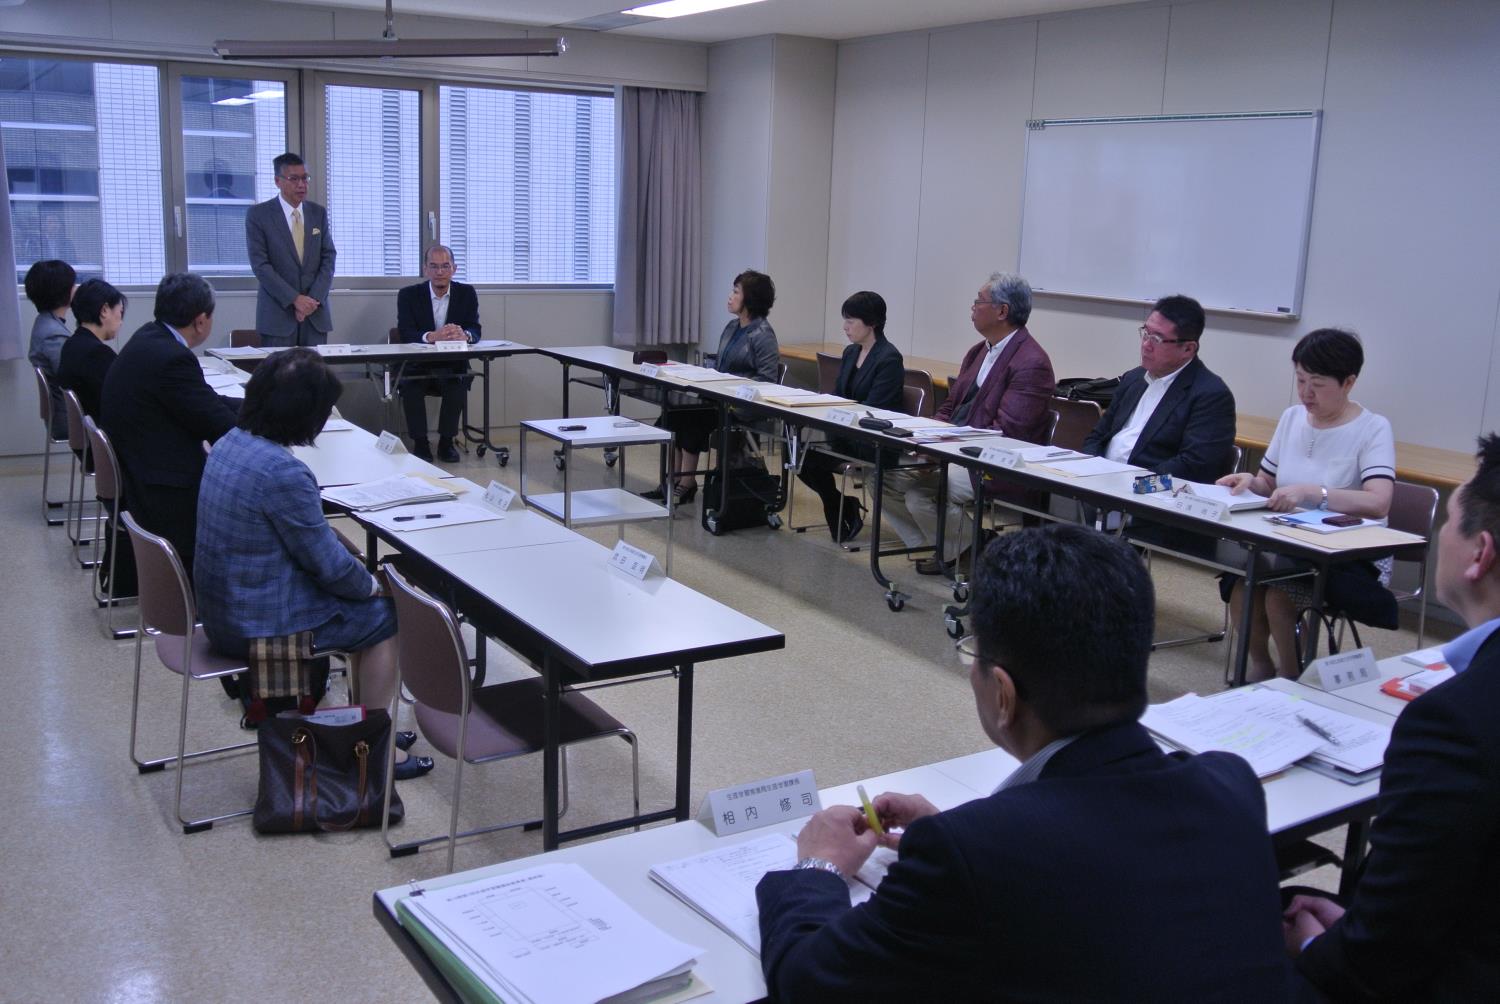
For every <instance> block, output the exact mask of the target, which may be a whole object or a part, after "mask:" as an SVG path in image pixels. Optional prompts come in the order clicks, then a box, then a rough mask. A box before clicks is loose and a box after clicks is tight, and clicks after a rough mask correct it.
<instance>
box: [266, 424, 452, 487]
mask: <svg viewBox="0 0 1500 1004" xmlns="http://www.w3.org/2000/svg"><path fill="white" fill-rule="evenodd" d="M375 440H376V437H375V436H373V435H371V434H370V433H369V432H366V431H365V430H364V429H361V428H359V427H358V426H355V427H353V428H349V429H341V430H340V431H338V432H324V433H321V434H319V436H318V438H317V439H315V440H313V443H312V445H311V446H294V447H292V454H293V456H295V457H296V458H297V459H298V460H300V461H302V462H303V463H304V464H306V465H307V466H308V468H309V469H310V470H311V471H312V472H313V477H314V478H316V479H317V482H318V487H319V488H333V487H336V486H339V485H357V484H361V483H363V482H365V481H379V480H381V479H382V478H389V477H394V476H395V475H397V474H422V475H425V476H427V477H430V478H446V477H449V474H448V472H447V471H445V470H443V469H442V468H441V467H435V466H434V465H432V464H430V463H428V462H427V461H425V460H418V459H417V458H416V457H414V456H412V455H411V454H410V453H407V452H406V451H405V450H404V449H403V450H402V451H401V452H400V453H384V452H382V451H381V450H380V449H378V448H377V447H376V446H375Z"/></svg>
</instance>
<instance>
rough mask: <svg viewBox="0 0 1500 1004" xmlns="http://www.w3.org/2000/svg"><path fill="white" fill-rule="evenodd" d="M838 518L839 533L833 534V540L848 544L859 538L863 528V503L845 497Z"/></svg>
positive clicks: (848, 496)
mask: <svg viewBox="0 0 1500 1004" xmlns="http://www.w3.org/2000/svg"><path fill="white" fill-rule="evenodd" d="M842 510H843V511H842V513H841V514H840V516H839V530H840V532H839V533H836V534H834V538H833V539H834V540H838V541H842V542H844V543H848V542H849V541H851V540H853V539H854V538H855V537H858V536H859V531H861V530H863V529H864V528H865V517H864V511H865V507H864V503H862V502H861V501H860V500H859V499H857V498H855V497H853V496H852V495H845V496H844V502H843V506H842Z"/></svg>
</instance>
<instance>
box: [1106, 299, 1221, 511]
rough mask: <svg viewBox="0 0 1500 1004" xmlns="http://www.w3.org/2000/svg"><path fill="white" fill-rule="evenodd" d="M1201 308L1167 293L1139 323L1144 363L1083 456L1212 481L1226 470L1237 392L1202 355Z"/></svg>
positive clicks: (1127, 378) (1123, 386)
mask: <svg viewBox="0 0 1500 1004" xmlns="http://www.w3.org/2000/svg"><path fill="white" fill-rule="evenodd" d="M1203 325H1204V316H1203V307H1202V306H1200V305H1199V303H1198V301H1197V300H1194V299H1193V298H1192V297H1189V296H1164V297H1162V298H1161V299H1160V300H1157V301H1156V303H1155V304H1154V305H1153V306H1152V308H1151V315H1150V316H1149V317H1147V318H1146V323H1145V324H1143V325H1141V365H1140V366H1138V367H1136V368H1135V369H1133V370H1131V371H1130V372H1128V373H1126V374H1125V375H1124V376H1122V377H1120V386H1119V389H1118V390H1116V391H1115V396H1114V399H1113V400H1112V401H1111V402H1110V404H1109V408H1108V410H1106V411H1105V412H1104V415H1103V416H1102V417H1101V418H1100V419H1099V424H1098V425H1096V426H1095V427H1094V431H1093V432H1091V433H1089V436H1088V438H1087V439H1086V440H1084V443H1083V449H1084V452H1086V453H1093V454H1095V455H1097V456H1103V457H1108V458H1109V459H1111V460H1116V461H1119V462H1120V463H1122V464H1133V465H1135V466H1136V467H1144V468H1146V469H1148V470H1152V471H1155V472H1156V473H1157V474H1170V475H1172V476H1173V477H1174V478H1183V479H1186V480H1188V481H1197V482H1200V483H1203V484H1212V483H1213V482H1215V481H1217V480H1218V479H1219V478H1220V477H1222V476H1224V475H1225V474H1228V473H1229V468H1230V466H1231V457H1232V455H1233V450H1234V395H1233V394H1231V393H1230V391H1229V388H1228V387H1227V386H1225V384H1224V381H1223V380H1220V379H1219V378H1218V377H1217V376H1215V375H1214V374H1213V373H1212V372H1211V371H1210V370H1209V368H1208V367H1207V366H1204V365H1203V360H1201V359H1200V358H1198V346H1199V340H1200V339H1201V338H1202V336H1203Z"/></svg>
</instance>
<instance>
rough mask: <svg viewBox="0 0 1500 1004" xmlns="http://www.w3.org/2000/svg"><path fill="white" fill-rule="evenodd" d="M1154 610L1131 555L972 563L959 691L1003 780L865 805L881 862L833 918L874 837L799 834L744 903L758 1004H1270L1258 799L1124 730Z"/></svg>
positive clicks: (1039, 537) (1128, 727)
mask: <svg viewBox="0 0 1500 1004" xmlns="http://www.w3.org/2000/svg"><path fill="white" fill-rule="evenodd" d="M1153 608H1154V600H1153V596H1152V588H1151V579H1150V577H1149V576H1148V575H1147V574H1146V571H1145V568H1144V567H1143V566H1142V564H1141V561H1140V559H1139V558H1137V557H1136V556H1135V554H1134V553H1133V552H1131V551H1130V550H1129V548H1128V547H1126V546H1125V545H1123V544H1121V543H1120V542H1119V541H1118V540H1117V539H1115V538H1111V537H1108V536H1106V535H1104V534H1100V533H1097V532H1095V531H1093V530H1090V529H1087V528H1084V527H1080V526H1076V525H1068V524H1061V525H1054V526H1051V527H1048V528H1047V529H1043V530H1023V531H1020V532H1016V533H1008V534H1004V535H1002V536H1001V537H1000V538H998V539H997V540H996V541H995V542H994V543H992V544H991V545H990V546H989V547H988V548H987V549H986V550H985V553H984V555H983V557H982V558H981V560H980V562H979V569H978V572H977V577H976V580H975V583H974V591H973V608H972V609H973V615H974V625H975V636H974V638H973V639H972V642H973V643H974V644H976V645H977V655H976V657H975V659H974V662H973V665H972V667H971V669H970V673H969V682H970V685H971V686H972V688H973V691H974V698H975V703H976V705H977V708H978V712H979V720H980V724H981V725H982V726H983V728H984V731H985V733H986V734H987V735H988V736H989V738H990V739H991V740H992V741H994V742H995V743H996V744H997V745H999V746H1000V747H1002V748H1003V749H1005V750H1006V751H1007V752H1009V753H1011V754H1013V755H1014V756H1015V757H1016V758H1017V759H1019V760H1020V761H1021V764H1020V766H1019V767H1018V768H1017V769H1016V771H1015V772H1014V773H1013V774H1011V775H1010V777H1008V778H1006V779H1005V780H1004V781H1002V782H1001V784H1000V786H999V787H998V788H997V789H996V790H995V792H994V794H992V795H990V796H988V797H987V798H981V799H976V800H975V801H972V802H969V803H968V804H966V805H961V806H959V807H958V808H955V809H951V810H949V811H947V812H939V811H937V809H936V808H935V807H934V806H933V805H932V804H931V803H929V802H928V801H927V800H926V799H925V798H923V797H921V796H920V795H898V794H890V793H887V794H883V795H880V796H879V797H877V798H876V799H875V811H876V812H877V813H878V815H879V817H880V820H881V823H882V825H883V827H884V828H885V829H886V830H887V831H892V830H897V829H901V830H903V831H904V832H902V833H900V834H899V835H896V834H894V833H890V832H888V833H887V836H886V837H885V838H884V840H883V842H885V843H886V844H887V846H892V847H895V848H897V849H898V850H899V852H900V858H899V859H898V860H897V861H896V862H895V863H894V864H893V865H892V866H891V868H890V871H889V873H888V874H887V875H886V877H885V879H884V881H883V882H881V884H880V888H879V891H878V892H876V894H875V896H874V898H873V899H871V900H870V901H869V902H867V903H865V904H862V905H860V906H857V907H854V908H852V909H851V908H850V906H849V889H848V886H847V885H846V884H845V882H844V879H843V876H845V875H852V874H853V873H854V872H855V871H856V870H857V869H858V868H859V867H860V866H861V865H862V864H863V863H864V861H865V859H866V858H867V857H868V855H869V854H870V852H871V851H872V850H873V849H874V848H875V846H876V845H877V840H878V838H877V837H876V835H875V834H874V833H873V832H872V831H871V829H870V828H869V827H868V826H867V824H866V823H865V818H864V816H863V815H862V814H861V813H860V812H858V811H857V810H855V809H854V808H852V807H849V806H834V807H831V808H828V809H825V810H823V811H822V812H820V813H818V814H817V815H815V816H813V817H812V818H811V819H810V820H809V821H808V823H807V825H806V826H805V827H804V828H803V830H802V832H801V833H800V834H799V836H798V838H797V848H798V854H799V856H800V858H801V860H799V861H798V862H797V866H796V867H795V868H794V869H792V870H789V871H776V872H770V873H768V874H767V875H766V876H765V877H764V878H763V879H761V882H760V885H759V887H758V888H757V889H756V898H757V900H758V901H759V904H760V929H761V945H762V952H761V963H762V965H763V966H764V968H765V974H766V984H767V986H768V988H769V991H770V996H771V997H772V998H774V999H777V1000H781V1001H801V1000H807V1001H826V1000H841V1001H842V1000H854V1001H860V1002H866V1001H872V1000H903V1001H912V1000H941V1001H968V1000H986V1001H988V1000H1025V1001H1041V1000H1048V1001H1052V1000H1057V1001H1075V1000H1142V1001H1145V1000H1149V1001H1231V1000H1232V1001H1255V1002H1258V1004H1261V1002H1267V1001H1279V1000H1285V999H1286V998H1287V995H1288V990H1289V983H1290V980H1291V971H1290V967H1289V966H1288V965H1287V962H1286V959H1285V957H1284V953H1283V951H1282V949H1281V946H1280V944H1279V943H1278V937H1277V935H1278V932H1277V911H1278V909H1279V895H1278V892H1277V886H1276V881H1277V876H1276V864H1275V860H1274V858H1273V854H1272V850H1271V841H1270V838H1269V837H1268V835H1267V833H1266V809H1265V795H1264V794H1263V792H1262V791H1261V787H1260V783H1259V782H1258V781H1257V780H1256V778H1255V775H1254V773H1252V772H1251V770H1250V768H1249V766H1248V765H1247V764H1246V763H1245V762H1244V761H1243V760H1241V759H1240V758H1238V757H1236V756H1232V755H1229V754H1225V753H1208V754H1204V755H1202V756H1189V755H1187V754H1183V753H1176V754H1166V753H1163V752H1162V751H1161V750H1160V749H1159V748H1158V747H1157V745H1156V743H1155V742H1153V741H1152V739H1151V736H1150V735H1149V734H1148V733H1147V732H1146V730H1145V729H1144V728H1143V727H1142V726H1141V725H1140V724H1139V723H1138V722H1137V719H1138V718H1139V716H1140V714H1141V712H1142V711H1143V710H1144V708H1145V706H1146V660H1147V657H1148V655H1149V653H1150V648H1151V631H1152V623H1153ZM897 727H899V725H898V726H897Z"/></svg>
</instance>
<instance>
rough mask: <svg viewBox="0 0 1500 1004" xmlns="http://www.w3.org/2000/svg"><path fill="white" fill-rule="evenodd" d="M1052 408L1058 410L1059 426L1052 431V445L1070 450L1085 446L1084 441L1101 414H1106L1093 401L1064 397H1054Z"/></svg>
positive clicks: (1097, 422)
mask: <svg viewBox="0 0 1500 1004" xmlns="http://www.w3.org/2000/svg"><path fill="white" fill-rule="evenodd" d="M1051 408H1052V410H1053V411H1055V412H1057V427H1056V428H1055V429H1054V430H1053V432H1052V445H1053V446H1062V447H1066V448H1067V449H1069V450H1080V449H1082V448H1083V441H1084V440H1085V439H1087V438H1088V435H1089V433H1090V432H1093V431H1094V426H1096V425H1098V424H1099V416H1100V415H1102V414H1104V413H1103V412H1102V411H1100V410H1099V405H1098V404H1096V403H1095V402H1093V401H1069V400H1068V399H1067V398H1064V397H1054V398H1053V399H1052V401H1051Z"/></svg>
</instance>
